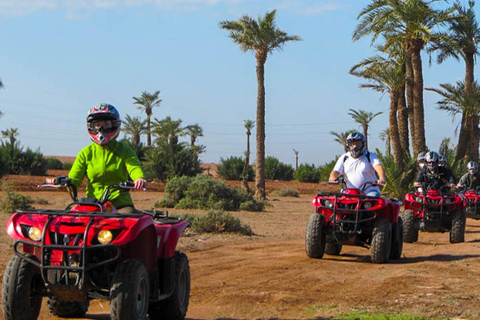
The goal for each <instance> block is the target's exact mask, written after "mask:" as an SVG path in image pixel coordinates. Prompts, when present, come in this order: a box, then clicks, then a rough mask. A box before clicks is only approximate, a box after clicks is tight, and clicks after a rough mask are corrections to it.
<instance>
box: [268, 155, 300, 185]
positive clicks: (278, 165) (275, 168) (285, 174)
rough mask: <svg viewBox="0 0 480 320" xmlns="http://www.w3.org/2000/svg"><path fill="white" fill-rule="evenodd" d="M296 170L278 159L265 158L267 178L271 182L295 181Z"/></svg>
mask: <svg viewBox="0 0 480 320" xmlns="http://www.w3.org/2000/svg"><path fill="white" fill-rule="evenodd" d="M294 171H295V170H294V169H293V167H292V166H291V165H289V164H284V163H282V162H280V161H279V160H278V159H277V158H274V157H266V158H265V178H266V179H270V180H281V181H290V180H293V173H294Z"/></svg>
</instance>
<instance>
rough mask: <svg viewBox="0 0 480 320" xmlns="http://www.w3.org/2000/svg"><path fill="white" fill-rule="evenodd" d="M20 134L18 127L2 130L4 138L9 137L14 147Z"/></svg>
mask: <svg viewBox="0 0 480 320" xmlns="http://www.w3.org/2000/svg"><path fill="white" fill-rule="evenodd" d="M18 134H19V133H18V128H9V129H7V130H2V138H7V139H8V141H9V142H10V145H11V146H12V147H13V146H14V145H15V142H17V137H18Z"/></svg>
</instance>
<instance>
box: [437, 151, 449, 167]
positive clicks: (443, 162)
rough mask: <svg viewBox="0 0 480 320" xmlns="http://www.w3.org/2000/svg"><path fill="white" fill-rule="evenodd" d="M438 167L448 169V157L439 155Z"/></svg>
mask: <svg viewBox="0 0 480 320" xmlns="http://www.w3.org/2000/svg"><path fill="white" fill-rule="evenodd" d="M438 166H439V167H445V168H446V167H447V157H445V156H444V155H441V154H439V155H438Z"/></svg>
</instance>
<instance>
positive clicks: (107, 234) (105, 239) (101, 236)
mask: <svg viewBox="0 0 480 320" xmlns="http://www.w3.org/2000/svg"><path fill="white" fill-rule="evenodd" d="M97 239H98V242H100V243H101V244H107V243H110V242H112V240H113V234H112V232H111V231H110V230H101V231H100V232H99V233H98V235H97Z"/></svg>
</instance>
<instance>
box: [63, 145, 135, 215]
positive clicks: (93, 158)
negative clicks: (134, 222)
mask: <svg viewBox="0 0 480 320" xmlns="http://www.w3.org/2000/svg"><path fill="white" fill-rule="evenodd" d="M129 176H130V178H131V179H132V180H133V181H135V180H137V179H138V178H144V175H143V171H142V167H141V164H140V160H138V157H137V155H136V154H135V152H134V151H133V150H132V149H131V148H130V147H128V146H126V145H124V144H123V143H121V142H118V141H116V140H114V141H111V142H110V143H109V144H107V145H106V146H103V147H102V146H99V145H98V144H96V143H92V144H90V145H89V146H87V147H85V148H83V149H82V150H81V151H80V153H79V154H78V155H77V158H76V159H75V162H74V163H73V166H72V168H71V169H70V173H69V174H68V177H69V178H70V179H72V182H73V184H75V186H76V187H77V189H79V188H80V185H81V184H82V181H83V178H84V177H87V179H88V183H87V198H95V199H100V197H101V196H102V194H103V192H104V191H105V189H106V188H107V187H108V186H110V185H112V184H117V183H119V182H125V181H128V180H129V179H128V177H129ZM110 200H111V202H112V204H113V205H114V206H115V207H116V208H122V207H125V206H133V201H132V198H131V197H130V193H129V192H126V191H120V190H114V191H112V193H111V195H110Z"/></svg>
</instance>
